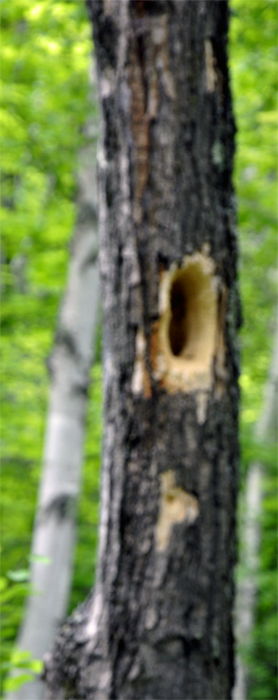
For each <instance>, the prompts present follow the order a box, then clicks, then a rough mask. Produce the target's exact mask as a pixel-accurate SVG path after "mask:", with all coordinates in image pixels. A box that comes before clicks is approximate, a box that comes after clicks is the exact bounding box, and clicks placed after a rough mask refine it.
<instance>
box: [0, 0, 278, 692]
mask: <svg viewBox="0 0 278 700" xmlns="http://www.w3.org/2000/svg"><path fill="white" fill-rule="evenodd" d="M230 7H231V26H230V69H231V76H232V89H233V96H234V109H235V114H236V121H237V127H238V133H237V154H236V163H235V174H234V182H235V187H236V190H237V197H238V208H239V212H238V226H239V243H240V254H241V259H240V286H241V295H242V302H243V314H244V326H243V328H242V331H241V354H242V376H241V389H242V404H241V427H240V429H241V445H242V459H241V477H242V478H241V489H242V490H244V476H245V474H246V471H247V469H248V466H249V465H250V463H251V462H252V461H253V460H258V459H259V460H261V462H262V464H263V465H264V482H263V490H264V495H263V508H262V514H261V544H260V561H259V572H258V595H257V601H256V610H255V626H254V630H253V635H252V640H251V643H250V644H249V645H248V647H246V648H245V649H244V650H243V655H244V658H245V661H246V663H247V664H248V693H249V694H248V697H249V698H250V700H253V699H254V700H255V699H260V700H272V699H274V698H276V697H277V686H276V683H277V681H276V677H277V667H276V659H277V614H276V604H277V587H276V586H277V579H276V552H277V476H276V451H275V445H274V444H263V443H261V442H259V440H258V439H256V437H255V426H256V423H257V421H258V419H259V417H260V415H261V410H262V400H263V389H264V385H265V382H266V379H267V375H268V371H269V366H270V361H271V353H272V345H273V334H274V330H275V313H276V287H277V269H276V260H277V220H276V198H277V179H276V178H277V168H276V162H277V160H276V159H277V148H276V144H277V109H276V90H277V48H276V42H277V2H276V0H252V2H247V3H246V2H244V0H232V1H231V3H230ZM1 15H2V45H1V67H2V78H1V87H2V106H1V133H2V198H1V224H2V226H1V229H2V250H1V271H2V273H1V289H2V332H1V354H2V360H1V367H2V388H1V391H2V397H1V399H2V401H1V403H2V428H1V430H2V509H1V529H2V557H1V558H2V573H1V579H0V588H1V592H2V631H1V635H2V642H1V649H2V683H3V680H4V679H5V674H6V672H7V670H8V668H9V664H10V658H11V651H12V648H13V644H14V641H15V638H16V634H17V629H18V625H19V623H20V620H21V616H22V611H23V602H24V597H25V595H26V592H27V590H28V583H27V578H28V555H29V550H30V542H31V534H32V526H33V517H34V509H35V504H36V495H37V487H38V481H39V478H40V469H41V455H42V446H43V437H44V425H45V416H46V408H47V396H48V387H49V377H48V372H47V367H46V361H47V358H48V356H49V355H50V352H51V349H52V345H53V339H54V329H55V324H56V318H57V314H58V311H59V304H60V302H61V298H62V293H63V290H64V287H65V284H66V276H67V265H68V259H69V243H70V239H71V236H72V233H73V229H74V224H75V217H76V207H75V195H76V171H77V165H78V153H79V151H80V149H81V147H82V146H83V145H84V144H85V142H86V138H87V137H86V133H85V129H84V125H85V123H86V121H87V120H88V116H89V115H90V114H92V113H93V114H94V116H95V117H97V103H96V95H94V94H93V95H92V94H91V90H90V89H89V70H90V54H91V29H90V26H89V22H88V19H87V14H86V9H85V3H83V0H64V1H61V2H59V1H58V0H42V1H41V2H37V1H35V0H34V1H32V2H30V0H13V1H12V2H11V1H10V0H2V1H1ZM100 441H101V366H100V353H98V356H97V362H96V363H95V366H94V368H93V370H92V385H91V390H90V399H89V407H88V430H87V437H86V445H85V463H84V477H83V483H84V488H83V494H82V498H81V500H80V504H79V510H78V528H79V529H78V532H79V539H78V544H77V549H76V557H75V574H74V582H73V591H72V596H71V603H70V609H72V608H73V607H74V606H76V604H77V603H78V602H81V601H82V600H83V599H84V598H85V596H86V595H87V594H88V592H89V589H90V587H91V585H92V582H93V576H94V566H95V550H96V541H97V513H98V474H99V464H100ZM239 575H240V572H239Z"/></svg>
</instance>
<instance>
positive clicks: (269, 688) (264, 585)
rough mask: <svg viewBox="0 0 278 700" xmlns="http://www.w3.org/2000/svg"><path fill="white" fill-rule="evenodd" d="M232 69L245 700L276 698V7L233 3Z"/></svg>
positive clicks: (236, 0)
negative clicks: (267, 423) (249, 631)
mask: <svg viewBox="0 0 278 700" xmlns="http://www.w3.org/2000/svg"><path fill="white" fill-rule="evenodd" d="M231 9H232V21H231V32H230V40H231V71H232V78H233V91H234V98H235V100H234V104H235V111H236V119H237V126H238V134H237V156H236V167H235V185H236V189H237V194H238V200H239V229H240V246H241V260H240V281H241V293H242V301H243V312H244V327H243V329H242V333H241V348H242V375H241V391H242V412H241V446H242V473H243V475H244V474H246V471H247V468H248V466H249V464H250V463H251V462H253V461H260V462H261V463H262V464H263V465H264V470H265V481H264V498H263V504H262V516H261V533H262V534H261V544H260V565H259V577H258V596H257V605H256V610H255V628H254V632H253V635H252V640H251V643H250V645H249V647H248V649H245V650H244V654H245V659H246V661H247V664H248V668H249V679H248V680H249V694H248V697H249V700H266V699H267V700H274V698H276V697H277V572H276V557H277V476H276V464H277V450H276V446H275V445H271V444H269V443H268V444H260V443H258V442H257V441H256V440H255V438H254V433H255V424H256V422H257V421H258V419H259V416H260V412H261V410H262V399H263V391H262V388H263V385H264V382H265V381H266V377H267V372H268V369H269V364H270V358H271V352H272V345H273V332H274V317H275V310H276V309H275V307H276V285H277V272H276V262H277V130H276V123H277V105H276V94H277V3H276V2H274V1H272V0H268V1H267V2H266V1H265V0H253V2H252V3H243V2H242V0H232V2H231Z"/></svg>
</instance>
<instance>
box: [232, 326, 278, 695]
mask: <svg viewBox="0 0 278 700" xmlns="http://www.w3.org/2000/svg"><path fill="white" fill-rule="evenodd" d="M273 345H274V346H273V353H272V361H271V366H270V371H269V376H268V381H267V383H266V387H265V397H264V403H263V409H262V413H261V416H260V419H259V421H258V423H257V426H256V431H255V436H256V437H257V438H258V439H259V440H262V441H264V442H266V441H267V440H268V441H269V442H275V440H276V434H277V410H278V401H277V398H278V397H277V392H278V324H277V322H276V329H275V335H274V344H273ZM262 476H263V465H262V464H261V463H260V462H253V463H252V464H250V466H249V469H248V473H247V477H246V485H245V492H244V494H243V495H242V498H241V500H242V502H243V506H242V513H243V518H242V520H243V522H242V534H241V540H242V553H241V557H240V559H241V563H242V564H243V567H244V571H247V573H246V574H245V576H244V578H241V579H240V581H239V584H238V590H237V601H236V637H237V642H238V646H241V647H242V648H244V647H245V648H246V647H247V645H248V643H250V638H251V634H252V630H253V627H254V612H255V604H256V596H257V592H258V563H259V562H258V558H259V546H260V536H261V527H260V520H259V518H260V513H261V504H262V497H263V493H262V491H263V489H262ZM236 661H237V663H236V667H237V674H236V684H235V687H234V692H233V700H246V698H247V685H248V668H246V666H245V664H244V662H243V660H242V658H241V656H240V655H239V654H238V655H237V659H236Z"/></svg>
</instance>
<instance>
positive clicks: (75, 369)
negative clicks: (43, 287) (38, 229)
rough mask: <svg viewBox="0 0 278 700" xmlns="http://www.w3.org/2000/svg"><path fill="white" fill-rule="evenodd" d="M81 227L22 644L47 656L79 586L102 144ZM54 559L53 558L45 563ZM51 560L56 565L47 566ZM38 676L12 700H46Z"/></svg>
mask: <svg viewBox="0 0 278 700" xmlns="http://www.w3.org/2000/svg"><path fill="white" fill-rule="evenodd" d="M78 190H79V191H78V198H77V223H76V228H75V233H74V238H73V243H72V256H71V260H70V267H69V279H68V285H67V290H66V293H65V297H64V300H63V304H62V308H61V313H60V318H59V322H58V328H57V332H56V340H55V347H54V350H53V352H52V356H51V359H50V363H49V364H50V370H51V374H52V380H51V390H50V399H49V408H48V417H47V429H46V437H45V446H44V455H43V471H42V479H41V484H40V493H39V500H38V507H37V514H36V519H35V525H34V532H33V542H32V555H33V557H34V558H33V560H32V565H31V585H32V589H33V591H34V593H33V594H32V595H31V596H30V597H29V599H28V601H27V606H26V612H25V616H24V620H23V624H22V628H21V630H20V633H19V638H18V640H17V647H18V648H19V649H21V650H24V651H25V650H26V651H30V652H31V654H32V656H33V657H34V658H36V659H42V657H43V655H44V654H45V652H46V651H47V650H48V649H49V647H50V645H51V644H52V642H53V640H54V638H55V635H56V634H57V630H58V627H59V625H60V624H61V622H62V621H63V619H64V617H65V615H66V612H67V606H68V599H69V594H70V589H71V580H72V564H73V554H74V545H75V530H76V527H75V513H76V504H77V499H78V496H79V492H80V482H81V466H82V459H83V439H84V428H85V417H86V405H87V389H88V386H89V381H90V380H89V372H90V368H91V365H92V361H93V356H94V349H95V344H96V333H97V322H98V316H99V273H98V266H97V255H98V239H97V227H96V221H97V212H96V206H97V204H96V181H95V146H94V144H93V143H91V144H89V145H87V146H86V147H84V150H83V152H82V153H81V154H80V171H79V177H78ZM45 558H46V561H45V560H44V559H45ZM47 560H48V562H47ZM43 695H44V684H43V683H42V681H41V680H39V679H35V680H34V681H33V682H31V683H27V684H25V685H23V686H21V687H20V688H19V689H18V690H16V691H14V692H13V693H11V694H9V699H10V700H30V699H31V698H35V700H40V698H42V697H43Z"/></svg>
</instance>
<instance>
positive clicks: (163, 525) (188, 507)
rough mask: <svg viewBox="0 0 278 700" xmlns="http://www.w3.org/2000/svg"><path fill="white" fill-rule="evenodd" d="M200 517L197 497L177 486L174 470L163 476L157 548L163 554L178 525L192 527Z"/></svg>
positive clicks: (157, 528) (157, 527)
mask: <svg viewBox="0 0 278 700" xmlns="http://www.w3.org/2000/svg"><path fill="white" fill-rule="evenodd" d="M198 515H199V502H198V500H197V498H195V496H193V495H192V494H190V493H187V491H184V490H183V489H182V488H180V487H178V486H176V482H175V474H174V472H173V471H172V470H169V471H167V472H164V473H163V474H162V475H161V500H160V512H159V517H158V522H157V526H156V547H157V550H158V551H160V552H162V551H164V550H165V549H167V547H168V544H169V542H170V537H171V532H172V528H173V526H174V525H175V524H176V523H182V522H183V523H186V524H187V525H192V524H193V523H194V522H195V520H196V518H197V517H198Z"/></svg>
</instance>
